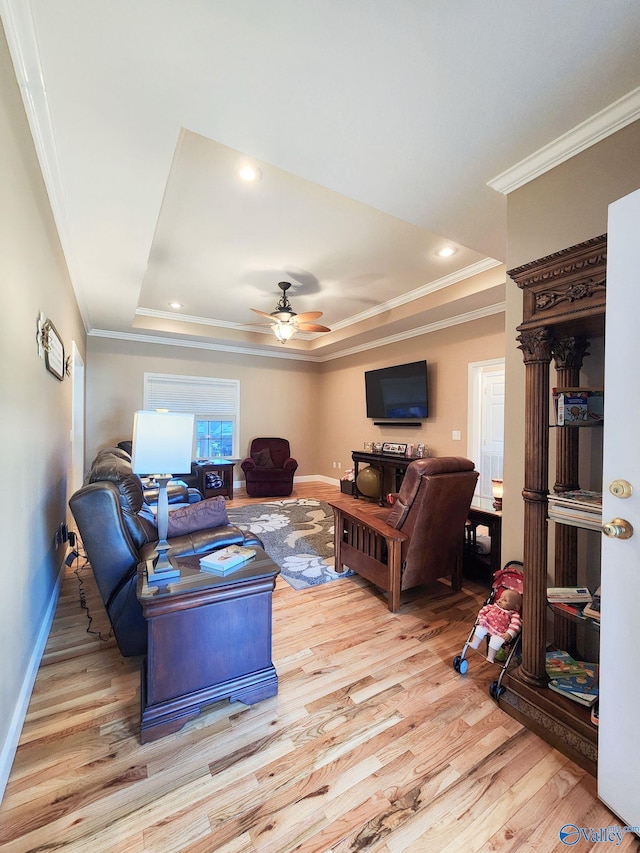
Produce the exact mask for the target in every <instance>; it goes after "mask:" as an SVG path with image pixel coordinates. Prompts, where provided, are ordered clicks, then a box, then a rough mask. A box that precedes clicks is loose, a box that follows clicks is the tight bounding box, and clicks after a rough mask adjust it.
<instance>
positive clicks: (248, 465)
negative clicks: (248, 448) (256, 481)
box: [240, 456, 257, 471]
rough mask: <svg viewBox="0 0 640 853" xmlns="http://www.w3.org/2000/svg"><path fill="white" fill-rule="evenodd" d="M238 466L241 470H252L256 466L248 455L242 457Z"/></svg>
mask: <svg viewBox="0 0 640 853" xmlns="http://www.w3.org/2000/svg"><path fill="white" fill-rule="evenodd" d="M240 467H241V468H242V470H243V471H254V470H255V468H256V467H257V466H256V463H255V462H254V461H253V459H252V458H251V457H250V456H247V458H246V459H243V460H242V462H241V463H240Z"/></svg>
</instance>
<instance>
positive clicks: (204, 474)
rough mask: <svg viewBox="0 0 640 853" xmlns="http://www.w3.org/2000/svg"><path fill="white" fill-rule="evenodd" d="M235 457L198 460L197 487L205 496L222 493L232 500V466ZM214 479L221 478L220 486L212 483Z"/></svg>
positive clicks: (209, 496)
mask: <svg viewBox="0 0 640 853" xmlns="http://www.w3.org/2000/svg"><path fill="white" fill-rule="evenodd" d="M237 461H238V460H237V459H209V460H207V461H206V462H198V478H199V486H198V488H199V489H200V491H201V492H202V494H203V496H204V497H205V498H213V497H215V495H224V496H225V497H227V498H229V500H233V467H234V465H235V464H236V462H237ZM214 479H220V480H222V485H221V486H216V485H214Z"/></svg>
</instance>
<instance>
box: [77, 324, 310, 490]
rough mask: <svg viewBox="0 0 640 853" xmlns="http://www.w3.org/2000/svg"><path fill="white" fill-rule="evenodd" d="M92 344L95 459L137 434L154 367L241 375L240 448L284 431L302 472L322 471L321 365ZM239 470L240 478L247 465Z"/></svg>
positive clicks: (91, 452) (90, 428) (91, 447)
mask: <svg viewBox="0 0 640 853" xmlns="http://www.w3.org/2000/svg"><path fill="white" fill-rule="evenodd" d="M87 350H88V352H87V454H86V461H87V464H88V463H89V462H91V460H92V459H93V457H94V456H95V453H96V451H97V450H99V449H100V448H102V447H109V446H113V445H114V444H117V442H118V441H121V440H123V439H129V438H131V429H132V425H133V413H134V412H135V411H136V410H137V409H141V408H143V384H144V374H145V372H148V373H171V374H176V375H182V376H210V377H216V378H219V379H238V380H239V381H240V454H241V455H242V456H244V455H245V454H246V453H247V452H248V449H249V445H250V442H251V439H252V438H254V437H256V436H259V435H276V436H283V437H285V438H287V439H289V443H290V444H291V449H292V451H293V452H294V455H295V457H296V459H297V460H298V463H299V468H298V471H297V475H299V476H306V475H309V474H314V473H316V465H317V457H318V447H319V440H320V438H319V433H318V430H317V428H316V424H317V416H316V412H317V401H318V399H319V382H320V379H319V368H318V366H316V365H312V364H309V363H307V362H302V361H294V360H290V359H280V358H267V357H258V358H257V357H255V356H248V355H239V354H235V353H226V352H216V351H213V350H204V349H193V348H191V347H180V346H165V345H157V344H146V343H138V342H135V341H134V342H125V341H118V340H114V339H111V338H91V337H90V338H89V339H88V342H87ZM234 474H235V477H236V479H239V477H240V474H241V472H240V469H239V467H238V468H236V470H235V472H234Z"/></svg>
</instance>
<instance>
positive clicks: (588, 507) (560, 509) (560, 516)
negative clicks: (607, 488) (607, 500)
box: [548, 489, 602, 530]
mask: <svg viewBox="0 0 640 853" xmlns="http://www.w3.org/2000/svg"><path fill="white" fill-rule="evenodd" d="M548 514H549V518H550V519H552V520H553V521H559V522H560V523H562V524H570V525H574V526H576V527H586V528H589V529H590V530H600V528H601V526H602V492H593V491H590V490H589V489H574V490H572V491H569V492H558V493H557V494H552V495H549V501H548Z"/></svg>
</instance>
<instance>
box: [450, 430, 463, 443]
mask: <svg viewBox="0 0 640 853" xmlns="http://www.w3.org/2000/svg"><path fill="white" fill-rule="evenodd" d="M451 438H452V439H453V440H454V441H462V433H461V432H460V430H459V429H454V430H453V431H452V432H451Z"/></svg>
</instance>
